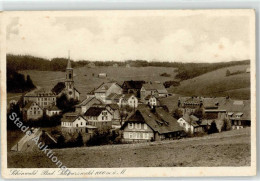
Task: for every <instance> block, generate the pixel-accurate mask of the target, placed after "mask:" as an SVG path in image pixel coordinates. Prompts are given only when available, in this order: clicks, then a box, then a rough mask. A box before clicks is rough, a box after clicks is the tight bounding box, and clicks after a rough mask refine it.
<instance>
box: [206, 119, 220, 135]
mask: <svg viewBox="0 0 260 181" xmlns="http://www.w3.org/2000/svg"><path fill="white" fill-rule="evenodd" d="M213 133H218V128H217V125H216V122H215V121H213V122H212V123H211V125H210V128H209V130H208V134H213Z"/></svg>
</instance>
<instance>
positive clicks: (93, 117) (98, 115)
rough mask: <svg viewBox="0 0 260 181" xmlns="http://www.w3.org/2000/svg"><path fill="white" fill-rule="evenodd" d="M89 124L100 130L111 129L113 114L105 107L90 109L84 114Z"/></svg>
mask: <svg viewBox="0 0 260 181" xmlns="http://www.w3.org/2000/svg"><path fill="white" fill-rule="evenodd" d="M84 117H85V119H86V120H88V122H89V124H90V125H92V126H95V127H98V128H111V127H112V119H113V114H112V113H111V112H109V111H108V109H107V108H105V107H90V108H89V109H88V110H87V111H86V113H85V114H84Z"/></svg>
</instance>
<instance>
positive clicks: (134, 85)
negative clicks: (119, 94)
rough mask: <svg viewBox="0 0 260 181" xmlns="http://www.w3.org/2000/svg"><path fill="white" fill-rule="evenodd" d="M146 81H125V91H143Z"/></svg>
mask: <svg viewBox="0 0 260 181" xmlns="http://www.w3.org/2000/svg"><path fill="white" fill-rule="evenodd" d="M144 83H145V81H143V80H137V81H134V80H130V81H124V83H123V87H124V89H141V88H142V86H143V84H144Z"/></svg>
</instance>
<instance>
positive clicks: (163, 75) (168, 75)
mask: <svg viewBox="0 0 260 181" xmlns="http://www.w3.org/2000/svg"><path fill="white" fill-rule="evenodd" d="M160 76H162V77H170V76H171V74H167V73H162V74H160Z"/></svg>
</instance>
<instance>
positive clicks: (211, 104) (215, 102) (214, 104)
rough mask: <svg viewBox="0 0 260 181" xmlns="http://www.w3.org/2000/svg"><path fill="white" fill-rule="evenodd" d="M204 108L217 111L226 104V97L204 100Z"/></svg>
mask: <svg viewBox="0 0 260 181" xmlns="http://www.w3.org/2000/svg"><path fill="white" fill-rule="evenodd" d="M202 100H203V107H204V108H206V109H216V108H218V107H219V105H221V104H224V103H225V101H226V97H214V98H211V97H209V98H203V99H202Z"/></svg>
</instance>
